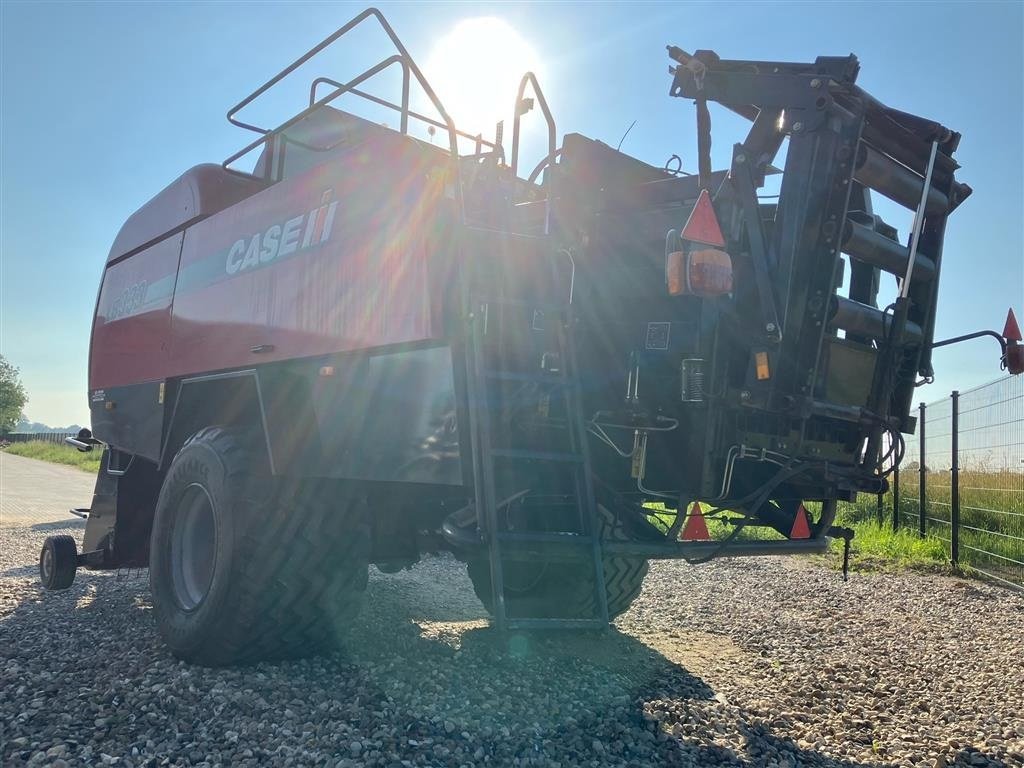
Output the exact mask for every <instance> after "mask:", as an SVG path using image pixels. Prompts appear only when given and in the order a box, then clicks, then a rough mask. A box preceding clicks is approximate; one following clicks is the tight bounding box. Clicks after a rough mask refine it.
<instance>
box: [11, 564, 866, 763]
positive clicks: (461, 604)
mask: <svg viewBox="0 0 1024 768" xmlns="http://www.w3.org/2000/svg"><path fill="white" fill-rule="evenodd" d="M26 568H27V566H26ZM432 569H433V570H432ZM12 570H15V571H20V570H21V569H12ZM452 574H455V575H454V576H453V575H452ZM19 575H20V574H19ZM425 576H426V577H425V578H424V577H423V576H421V577H420V578H418V579H417V578H416V577H415V575H412V576H410V575H400V576H399V577H398V578H383V577H375V578H373V579H371V583H370V586H369V589H368V594H367V601H366V608H365V610H364V612H363V613H362V614H361V616H360V618H359V620H358V621H357V622H356V623H355V626H352V627H348V628H345V631H344V634H343V640H342V646H341V650H340V651H339V652H338V653H335V654H332V655H331V656H328V657H322V658H319V659H310V660H303V661H297V662H289V663H282V664H260V665H256V666H254V667H247V668H241V669H202V668H198V667H191V668H190V667H185V666H184V665H181V664H179V663H178V662H177V661H176V660H174V659H172V658H171V657H170V655H169V654H168V652H167V650H166V648H165V647H164V646H163V644H162V643H161V642H160V641H159V638H158V637H157V636H156V630H155V626H154V622H153V619H152V611H151V608H150V601H149V593H148V587H147V584H146V581H145V580H144V579H139V578H136V579H128V580H118V579H116V578H115V577H113V576H112V575H107V574H91V573H87V572H80V573H79V575H78V578H77V579H76V581H75V584H74V585H73V586H72V588H71V589H69V590H67V591H66V592H61V593H47V594H41V593H40V591H39V590H38V588H37V587H34V586H33V587H29V586H28V585H25V587H24V592H23V593H22V595H23V596H21V597H20V603H19V604H18V605H17V606H16V607H15V608H14V610H13V612H11V613H9V614H8V615H6V616H5V617H4V618H3V620H2V621H0V683H4V684H5V685H4V686H0V687H5V686H6V684H10V687H9V690H10V692H11V694H12V696H15V697H16V698H17V701H14V700H13V699H12V701H11V702H10V704H9V710H8V711H7V712H3V711H0V714H8V715H9V716H10V719H9V720H8V723H7V725H8V726H9V728H8V729H7V730H8V732H9V736H10V738H11V740H12V741H11V742H10V743H11V744H14V743H15V742H14V741H13V740H14V739H16V738H19V737H20V738H23V739H26V740H27V743H28V744H32V743H35V742H36V739H37V738H38V737H39V734H40V733H45V732H46V730H47V729H50V730H51V731H52V730H53V729H55V728H56V729H59V730H60V732H61V733H62V734H63V735H62V738H64V739H65V740H66V741H69V742H74V743H75V744H77V745H79V746H76V747H75V749H76V750H77V749H79V747H80V746H81V745H85V744H89V745H90V749H93V750H94V751H93V752H91V753H89V754H93V755H96V754H100V753H101V752H104V753H107V754H111V755H124V754H126V753H128V752H130V750H131V749H132V747H133V746H134V745H137V744H139V743H144V741H145V739H146V738H151V737H153V734H158V735H157V736H156V738H157V739H158V742H159V743H158V744H157V745H156V746H155V747H154V749H155V750H156V754H161V757H169V758H170V760H171V762H172V763H173V764H182V765H184V764H191V763H194V762H197V760H198V761H199V762H201V761H202V760H205V756H206V755H207V754H214V752H215V750H226V751H225V752H224V753H223V754H220V753H217V754H220V757H215V758H214V761H213V762H214V763H217V762H221V763H224V764H232V763H234V762H235V759H234V757H232V756H233V755H234V754H235V752H234V749H235V748H234V747H232V746H229V745H228V744H227V743H224V742H223V741H222V740H223V737H222V736H219V735H217V736H213V735H212V734H224V733H226V732H229V731H234V732H236V739H237V731H238V730H239V726H238V725H237V723H238V722H247V721H255V722H259V723H264V724H267V727H268V728H277V725H276V724H278V723H280V722H282V717H290V718H292V719H293V720H288V723H292V722H293V721H294V723H297V724H301V723H307V724H308V726H303V728H295V729H294V730H291V731H283V732H278V734H279V736H278V741H277V742H276V743H279V744H280V743H284V744H288V745H290V746H291V747H294V748H295V749H296V750H298V749H300V748H301V749H302V750H305V751H304V752H303V754H304V755H305V756H306V759H304V760H303V761H301V762H302V764H307V763H308V764H318V765H331V766H333V765H336V764H339V760H340V759H341V758H346V759H347V758H349V757H350V746H349V745H350V743H351V741H350V740H351V739H354V738H356V737H358V738H360V739H363V740H364V741H365V740H367V739H374V738H380V737H378V736H377V735H376V734H380V733H384V732H386V733H389V734H395V736H394V737H393V740H392V741H389V742H388V743H389V744H390V746H389V747H387V749H389V750H392V751H393V752H394V753H395V754H397V755H399V756H400V759H403V760H404V759H409V760H411V761H412V762H413V763H415V764H425V765H449V764H451V765H455V764H460V765H464V764H470V765H481V764H484V763H485V762H486V763H487V764H489V765H492V766H503V765H511V764H520V765H524V764H536V765H550V763H551V761H557V762H559V763H560V764H561V765H562V766H571V765H582V764H591V763H594V761H597V763H599V764H621V765H637V766H641V765H665V766H705V765H730V764H731V765H743V766H755V765H756V766H764V765H769V764H772V763H774V764H776V765H778V766H790V767H791V768H795V766H800V765H805V766H818V767H820V768H850V767H851V766H853V765H856V764H855V763H849V762H839V761H835V760H832V759H830V758H827V757H825V756H823V755H821V754H819V753H817V752H814V751H809V750H803V749H800V748H799V747H798V746H797V745H796V744H795V743H793V742H792V741H791V740H789V739H787V738H785V737H784V736H780V735H776V734H774V733H772V731H771V729H770V728H769V727H768V725H767V724H766V723H765V722H764V721H763V720H761V719H760V718H756V717H753V716H751V715H750V714H749V713H747V712H745V711H744V710H743V709H742V708H741V707H737V706H733V705H731V704H728V703H727V702H724V701H722V700H720V697H719V698H716V696H715V691H713V690H712V689H711V687H710V686H709V685H708V684H707V683H706V682H705V681H704V680H702V679H701V678H700V677H699V676H697V675H695V674H693V673H692V672H691V671H689V670H688V669H686V668H685V667H684V666H683V665H681V664H678V663H675V662H673V661H670V660H669V659H668V658H666V657H665V656H664V655H663V654H661V653H660V652H658V651H656V650H655V649H653V648H651V647H649V646H647V645H645V644H644V643H642V642H640V641H639V640H637V639H636V638H634V637H632V636H630V635H627V634H623V633H621V632H618V631H617V630H614V629H613V630H610V631H608V632H606V633H602V634H591V635H586V634H576V633H566V634H510V635H505V636H501V635H498V634H497V633H495V632H494V631H492V630H491V629H490V628H489V627H487V626H486V618H485V614H484V613H483V611H482V609H481V608H480V606H479V604H477V603H476V602H475V598H474V597H473V595H472V592H471V590H470V591H467V590H469V587H468V584H466V583H465V577H464V573H463V572H462V571H461V567H460V566H459V565H458V564H456V563H454V562H435V563H433V564H432V565H431V566H430V567H429V568H428V569H427V571H426V574H425ZM446 602H447V604H449V605H450V606H451V607H450V608H449V609H447V610H445V608H444V606H445V603H446ZM40 638H45V651H46V652H45V654H42V655H41V651H42V650H43V649H42V648H41V647H40V645H39V641H40ZM85 647H88V648H89V649H90V652H89V653H87V654H81V653H80V651H81V649H82V648H85ZM44 657H45V658H44ZM5 665H6V666H5ZM5 670H6V673H7V674H8V675H9V676H10V677H9V678H8V679H7V680H6V681H5V680H4V673H5ZM15 679H16V680H17V686H15V685H14V682H15ZM55 680H60V681H61V682H60V686H56V685H55V684H54V681H55ZM143 682H144V684H145V688H146V689H147V690H148V689H150V688H151V687H152V686H153V685H156V684H159V686H160V690H162V691H164V693H162V694H160V696H161V700H162V701H164V703H163V704H161V705H157V706H155V707H153V705H154V703H155V702H156V699H148V698H146V697H141V698H140V696H141V694H140V693H139V691H140V690H142V689H143V687H144V686H143ZM61 689H67V690H79V689H81V690H84V691H95V692H96V693H97V696H99V697H100V699H101V701H102V703H101V704H100V706H101V709H100V710H98V711H96V712H94V713H92V714H89V716H88V717H86V718H79V717H78V716H77V715H76V716H75V718H74V720H73V721H72V720H70V719H69V720H65V721H61V720H59V719H58V718H59V716H60V713H59V710H56V709H54V706H55V704H56V702H58V701H59V700H60V699H59V696H60V693H59V692H60V690H61ZM164 689H166V690H164ZM168 696H170V697H171V698H167V697H168ZM211 697H214V698H211ZM44 701H46V702H48V703H46V704H45V705H44V704H43V702H44ZM168 701H173V706H172V705H170V704H168V703H167V702H168ZM211 702H217V703H216V705H213V704H212V703H211ZM143 703H144V704H145V705H146V706H147V707H150V709H148V710H147V712H148V714H147V715H146V721H145V722H143V721H142V720H139V721H138V722H136V720H135V717H134V715H133V713H134V712H135V711H136V710H137V708H138V707H140V706H141V705H142V704H143ZM76 706H77V705H76ZM0 710H3V706H2V705H0ZM283 713H285V714H283ZM94 718H100V719H97V720H95V723H94ZM68 722H74V723H75V725H73V726H72V725H68V724H67V723H68ZM322 722H323V723H324V727H323V729H322V730H321V729H319V728H318V727H316V724H317V723H322ZM101 723H102V725H101ZM190 724H194V725H190ZM198 724H202V725H201V726H200V725H198ZM339 726H344V729H341V728H339ZM260 727H261V728H262V727H263V726H260ZM290 727H291V726H290ZM304 728H305V730H307V731H308V733H306V734H303V735H300V734H302V732H303V729H304ZM206 729H208V730H209V732H210V733H211V738H212V739H213V740H212V741H211V742H210V744H209V745H208V746H205V745H204V746H203V747H202V749H201V750H199V749H198V748H194V749H195V751H189V749H190V748H189V747H188V746H187V745H189V744H191V743H193V742H195V741H196V739H197V738H198V736H197V732H198V731H199V730H202V731H203V732H206ZM281 733H283V734H286V735H285V736H283V737H281V736H280V734H281ZM159 734H162V735H159ZM168 734H171V735H170V736H168ZM288 734H291V735H288ZM310 734H315V735H313V736H311V735H310ZM281 738H284V741H283V742H282V741H281ZM388 738H389V739H390V738H392V737H388ZM311 739H312V741H311ZM140 740H141V741H140ZM724 743H728V744H730V745H731V746H723V744H724ZM739 745H743V746H739ZM251 746H252V751H253V755H252V759H253V760H255V762H256V764H264V763H267V764H269V763H277V762H279V758H280V754H277V753H274V752H270V751H261V750H262V747H260V746H259V745H258V744H256V743H253V744H252V745H251ZM178 750H181V751H178ZM310 750H312V751H310ZM31 753H32V751H31V749H29V748H28V747H23V748H14V747H12V748H10V751H6V753H5V750H4V749H2V748H0V764H4V765H6V764H7V762H5V760H7V761H10V763H11V764H20V763H21V761H22V760H27V759H28V758H29V757H30V756H31ZM74 754H75V755H79V756H80V755H81V754H82V753H80V752H77V751H76V752H75V753H74ZM382 754H384V752H382ZM197 756H198V757H197ZM364 757H365V756H364ZM136 764H138V763H136ZM340 764H342V765H346V764H349V763H345V762H344V761H343V760H342V761H341V763H340ZM359 764H361V763H360V762H359V761H358V760H357V761H356V762H352V763H351V765H359ZM381 764H382V765H385V764H387V761H384V762H382V763H381Z"/></svg>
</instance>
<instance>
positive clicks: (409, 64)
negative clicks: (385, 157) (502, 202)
mask: <svg viewBox="0 0 1024 768" xmlns="http://www.w3.org/2000/svg"><path fill="white" fill-rule="evenodd" d="M370 17H373V18H375V19H376V20H377V22H378V23H379V24H380V26H381V29H383V30H384V33H385V34H386V35H387V36H388V38H389V39H390V40H391V43H392V45H394V46H395V49H396V50H397V51H398V54H397V55H395V56H391V57H389V58H388V59H385V60H384V61H382V62H381V63H380V64H378V65H377V66H375V67H373V68H371V69H369V70H367V71H366V72H364V73H363V74H362V75H359V76H358V77H356V78H355V79H353V80H350V81H349V82H348V84H347V88H346V90H349V91H350V90H351V89H352V88H353V87H354V86H356V85H358V84H359V83H361V82H363V81H364V80H366V79H368V78H369V77H372V76H373V75H375V74H377V73H378V72H380V71H381V70H383V69H386V68H387V67H388V66H390V65H391V64H393V63H395V62H398V63H401V64H402V68H403V73H404V75H403V105H404V107H405V108H404V109H403V111H402V127H403V132H405V130H406V129H407V127H408V84H409V74H410V73H411V75H412V76H413V77H415V78H416V81H417V82H418V83H419V85H420V87H421V88H422V89H423V92H424V93H425V94H426V95H427V98H428V99H429V100H430V102H431V104H432V105H433V107H434V109H436V110H437V113H438V115H440V117H441V119H442V121H443V127H444V128H445V129H446V130H447V131H448V144H449V149H450V151H451V157H452V162H453V163H454V165H455V174H456V189H457V195H458V201H457V202H458V205H459V207H460V209H461V208H462V184H461V179H460V178H459V176H458V157H459V143H458V141H459V136H458V132H457V130H456V128H455V123H454V122H453V121H452V118H451V117H450V116H449V114H448V112H447V111H446V110H445V108H444V105H443V104H442V103H441V100H440V99H438V97H437V94H436V93H434V89H433V88H432V87H431V86H430V83H429V82H427V79H426V77H424V75H423V72H422V71H421V70H420V68H419V66H417V64H416V62H415V61H414V60H413V58H412V56H411V55H410V54H409V51H408V50H407V49H406V47H405V46H404V45H403V44H402V41H401V40H400V39H399V38H398V35H397V34H395V31H394V30H393V29H392V28H391V25H390V24H389V23H388V21H387V19H385V18H384V15H383V14H382V13H381V12H380V11H379V10H378V9H376V8H367V9H366V10H365V11H363V12H362V13H360V14H359V15H358V16H356V17H355V18H354V19H352V20H351V21H349V22H348V23H347V24H345V25H344V26H342V27H340V28H339V29H338V30H337V31H335V32H334V33H333V34H332V35H330V36H329V37H327V38H325V39H324V40H323V41H322V42H321V43H319V44H318V45H316V46H314V47H313V48H311V49H310V50H309V51H307V52H306V53H305V54H303V55H302V56H300V57H299V58H297V59H296V60H295V61H294V62H292V63H291V64H289V65H288V66H287V67H285V68H284V69H282V70H281V71H280V72H278V73H277V74H276V75H274V76H273V77H272V78H270V79H269V80H268V81H267V82H265V83H264V84H263V85H261V86H260V87H259V88H257V89H256V90H255V91H253V92H252V93H250V94H249V95H248V96H246V97H245V98H244V99H242V100H241V101H240V102H238V104H236V105H235V106H233V107H232V108H231V109H229V110H228V112H227V119H228V122H230V123H231V124H232V125H237V126H238V127H239V128H245V129H246V130H250V131H255V132H256V133H259V134H261V138H260V139H259V140H258V141H255V142H253V143H252V144H250V145H249V146H248V147H246V148H245V149H243V150H242V151H241V152H237V153H235V154H234V155H232V156H231V157H230V158H228V159H227V160H225V161H224V163H222V165H223V166H224V167H225V168H227V166H228V164H230V163H232V162H234V161H235V160H237V159H238V158H239V157H242V156H243V155H246V154H248V153H249V152H251V151H252V150H253V149H254V148H255V147H257V146H258V145H259V144H260V142H263V141H269V140H270V139H271V137H272V136H273V134H274V133H276V132H278V131H281V130H283V129H285V128H287V127H288V126H290V125H293V124H294V123H295V122H297V121H298V120H300V119H302V118H303V117H305V116H306V115H307V114H309V112H310V111H311V110H312V109H315V108H316V107H317V106H321V105H322V104H324V103H326V102H327V101H330V100H331V99H332V98H336V97H337V96H338V95H340V93H337V92H336V93H334V94H331V95H330V96H328V97H327V98H326V99H323V100H320V101H318V102H314V103H313V104H312V105H311V106H310V107H309V108H308V109H306V110H304V111H303V112H302V113H300V114H299V115H297V116H296V117H293V118H292V119H291V120H289V121H287V122H286V123H284V124H283V125H281V126H279V127H278V128H276V129H273V130H272V129H268V128H260V127H259V126H256V125H252V124H250V123H245V122H243V121H241V120H239V119H237V117H236V115H237V114H238V112H240V111H241V110H242V109H244V108H245V107H247V106H249V105H250V104H251V103H252V102H253V101H255V100H256V99H257V98H259V97H260V96H262V95H263V94H264V93H266V92H267V91H268V90H269V89H270V88H272V87H273V86H275V85H277V83H279V82H281V80H283V79H284V78H285V77H287V76H288V75H290V74H291V73H292V72H294V71H295V70H296V69H298V68H299V67H300V66H302V65H303V64H305V63H306V62H307V61H309V60H310V59H311V58H313V57H314V56H316V55H317V54H318V53H320V52H321V51H323V50H324V49H325V48H327V47H328V46H330V45H331V44H332V43H334V42H335V41H336V40H338V39H339V38H341V37H343V36H344V35H345V34H347V33H348V32H350V31H351V30H352V29H354V28H355V27H357V26H359V25H360V24H361V23H362V22H364V21H366V20H367V19H368V18H370Z"/></svg>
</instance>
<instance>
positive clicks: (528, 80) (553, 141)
mask: <svg viewBox="0 0 1024 768" xmlns="http://www.w3.org/2000/svg"><path fill="white" fill-rule="evenodd" d="M527 85H532V86H533V95H534V97H535V98H536V99H537V103H538V104H539V105H540V111H541V112H543V113H544V120H545V121H546V122H547V125H548V155H547V160H548V162H549V163H553V162H554V158H555V154H556V153H557V151H558V148H557V142H558V138H557V136H556V132H555V118H554V117H553V116H552V115H551V110H550V109H549V108H548V102H547V99H545V98H544V91H542V90H541V88H540V83H538V82H537V76H536V75H535V74H533V72H527V73H526V74H525V75H523V79H522V80H520V81H519V91H518V92H517V93H516V106H515V111H514V113H513V114H514V115H515V117H514V119H513V120H512V157H511V160H510V162H509V165H510V167H511V169H512V175H513V176H515V175H516V170H517V168H518V167H519V123H520V120H521V119H522V116H523V114H524V112H523V110H522V109H521V108H520V107H521V105H522V103H523V97H524V96H525V94H526V86H527ZM552 178H554V174H552V173H546V174H544V189H545V191H546V192H547V195H546V203H545V208H544V234H545V235H546V234H548V233H549V231H550V226H551V197H552V195H551V180H552Z"/></svg>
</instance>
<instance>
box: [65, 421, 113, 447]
mask: <svg viewBox="0 0 1024 768" xmlns="http://www.w3.org/2000/svg"><path fill="white" fill-rule="evenodd" d="M64 442H65V443H67V444H68V445H73V446H75V448H77V449H78V450H80V451H81V452H82V453H88V452H89V451H91V450H92V449H93V446H94V445H103V443H102V442H100V441H99V440H97V439H96V438H95V437H93V436H92V432H90V431H89V429H88V428H86V427H82V429H80V430H79V432H78V434H77V435H76V436H75V437H65V438H64Z"/></svg>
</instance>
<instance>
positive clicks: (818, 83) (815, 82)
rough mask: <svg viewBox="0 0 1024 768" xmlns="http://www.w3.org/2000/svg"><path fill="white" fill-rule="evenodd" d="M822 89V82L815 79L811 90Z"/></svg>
mask: <svg viewBox="0 0 1024 768" xmlns="http://www.w3.org/2000/svg"><path fill="white" fill-rule="evenodd" d="M820 87H821V80H819V79H818V78H814V79H813V80H811V88H820Z"/></svg>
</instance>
